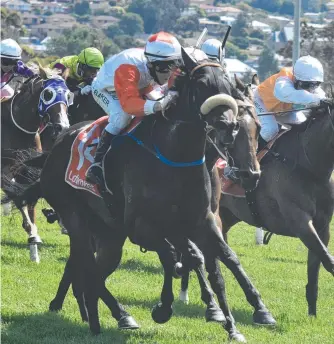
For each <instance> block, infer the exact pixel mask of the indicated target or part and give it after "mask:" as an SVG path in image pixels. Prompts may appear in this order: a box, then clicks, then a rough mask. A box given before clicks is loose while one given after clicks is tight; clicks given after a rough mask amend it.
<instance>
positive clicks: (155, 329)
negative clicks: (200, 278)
mask: <svg viewBox="0 0 334 344" xmlns="http://www.w3.org/2000/svg"><path fill="white" fill-rule="evenodd" d="M38 225H39V229H40V234H41V236H42V238H43V240H44V245H43V246H42V247H41V249H40V256H41V263H40V264H39V265H36V264H34V263H32V262H30V261H29V251H28V249H27V246H26V235H25V233H24V232H23V230H22V229H21V219H20V217H19V216H18V215H16V216H14V217H11V216H10V217H4V218H3V219H2V252H1V258H2V271H1V280H2V286H1V288H2V289H1V291H2V343H8V344H9V343H10V344H42V343H43V344H46V343H48V344H62V343H64V344H65V343H66V344H70V343H80V344H81V343H83V344H86V343H87V344H88V343H94V344H100V343H108V344H110V343H112V344H116V343H117V344H118V343H129V344H130V343H131V344H132V343H136V344H157V343H159V344H163V343H166V344H172V343H178V344H183V343H184V344H185V343H203V344H204V343H208V344H209V343H210V344H218V343H219V344H221V343H225V342H227V334H226V333H225V331H224V330H223V329H222V328H221V327H220V326H219V325H218V324H213V323H206V322H205V320H204V312H205V308H204V305H203V303H202V302H201V300H200V294H199V287H198V284H197V280H196V278H195V276H194V275H192V278H191V281H190V304H189V305H187V306H186V305H183V304H181V303H180V302H179V301H176V302H175V304H174V317H173V318H172V319H171V320H170V321H169V322H168V323H167V324H164V325H158V324H155V323H154V322H153V320H152V319H151V316H150V310H151V308H152V306H153V305H154V304H155V303H156V302H157V301H158V299H159V295H160V291H161V285H162V269H161V267H160V264H159V262H158V259H157V257H156V255H155V254H153V253H146V254H142V253H140V252H139V248H138V247H137V246H134V245H131V244H130V243H127V244H126V246H125V249H124V254H123V259H122V265H121V267H120V269H119V270H118V271H116V272H115V273H114V274H113V276H112V277H111V278H109V279H108V283H107V285H108V287H109V288H110V289H111V290H112V291H113V293H114V295H115V296H116V297H117V298H118V299H119V300H120V302H122V303H123V304H124V305H125V306H126V309H127V310H128V311H129V312H130V313H131V314H132V315H133V316H134V317H135V319H136V320H137V322H138V323H139V324H140V325H141V329H140V330H137V331H133V332H127V331H118V330H117V324H116V321H115V320H114V319H113V318H112V317H111V315H110V313H109V310H108V309H107V308H106V306H105V305H104V304H102V303H100V304H99V312H100V320H101V326H102V331H103V332H102V334H101V335H99V336H97V337H93V336H92V335H91V334H90V332H89V328H88V326H87V324H85V323H82V322H81V319H80V315H79V311H78V308H77V305H76V301H75V299H74V297H73V295H72V292H70V293H69V295H68V297H67V299H66V300H65V304H64V308H63V310H62V311H61V312H60V313H58V314H56V313H49V312H48V311H47V310H48V305H49V302H50V301H51V300H52V298H53V296H54V295H55V293H56V290H57V287H58V282H59V280H60V277H61V274H62V272H63V268H64V265H65V261H66V258H67V256H68V252H69V244H68V237H67V236H64V235H60V231H59V229H58V226H57V225H48V224H47V223H46V222H45V220H44V218H43V217H42V215H40V216H39V218H38ZM333 226H334V223H332V229H333ZM246 227H247V225H245V224H240V225H239V226H236V227H235V228H234V230H232V231H231V234H230V244H231V246H232V248H233V249H234V250H235V251H236V252H237V253H238V256H239V258H240V260H241V262H242V264H243V266H244V268H245V270H246V271H247V273H248V274H249V276H250V277H251V279H252V281H253V282H254V283H255V285H256V286H257V288H258V290H259V291H260V292H261V295H262V297H263V300H264V302H265V303H266V305H267V307H268V308H269V309H270V310H271V312H272V313H273V315H274V316H275V318H276V320H277V323H278V324H277V326H276V327H275V328H263V327H257V326H255V325H253V324H252V308H251V307H250V306H249V305H248V303H247V301H246V300H245V297H244V295H243V293H242V291H241V288H240V287H239V286H238V285H237V283H236V281H235V280H234V278H233V277H232V275H231V273H230V272H229V271H227V269H226V268H225V267H222V270H223V274H224V276H225V277H226V286H227V294H228V300H229V304H230V307H231V308H232V312H233V314H234V317H235V319H236V321H237V326H238V328H239V330H240V331H241V332H242V333H243V334H244V335H245V336H246V338H247V340H248V343H256V344H259V343H279V344H282V343H287V344H293V343H296V344H308V343H309V344H317V343H319V344H320V343H321V344H332V343H334V335H333V329H334V312H333V311H334V297H333V295H334V291H333V286H334V284H333V277H332V276H331V275H330V274H329V273H328V272H326V271H325V270H324V268H321V270H320V283H319V301H318V317H317V318H310V317H308V316H307V305H306V300H305V284H306V258H307V250H306V249H305V247H304V246H303V245H302V244H301V242H300V241H299V240H297V239H290V238H284V237H278V236H273V237H272V239H271V242H270V244H269V246H265V247H257V246H255V244H254V230H252V229H249V228H248V229H247V230H246ZM330 247H331V250H332V252H334V245H333V242H331V245H330ZM179 286H180V282H179V281H175V283H174V292H175V297H176V298H177V296H178V291H179Z"/></svg>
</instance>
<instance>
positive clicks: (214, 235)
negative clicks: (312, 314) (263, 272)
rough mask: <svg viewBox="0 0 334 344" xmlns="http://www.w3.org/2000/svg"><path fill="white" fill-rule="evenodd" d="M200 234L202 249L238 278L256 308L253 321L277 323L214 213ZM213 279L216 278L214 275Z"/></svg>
mask: <svg viewBox="0 0 334 344" xmlns="http://www.w3.org/2000/svg"><path fill="white" fill-rule="evenodd" d="M200 235H202V240H201V242H202V244H203V249H202V248H201V249H202V251H203V252H206V253H208V254H213V255H214V257H218V258H219V259H220V260H221V262H222V263H224V264H225V265H226V267H227V268H228V269H229V270H231V272H232V273H233V275H234V277H235V278H236V279H237V281H238V283H239V285H240V286H241V288H242V290H243V292H244V293H245V296H246V299H247V301H248V302H249V303H250V304H251V305H252V306H253V308H254V313H253V321H254V322H255V323H256V324H260V325H274V324H276V321H275V319H274V318H273V316H272V315H271V313H270V312H269V311H268V309H267V307H266V306H265V305H264V303H263V301H262V300H261V296H260V294H259V292H258V291H257V290H256V288H255V286H254V285H253V284H252V282H251V281H250V279H249V278H248V276H247V275H246V273H245V271H244V269H243V267H242V266H241V264H240V261H239V259H238V257H237V255H236V254H235V253H234V252H233V251H232V249H231V248H230V247H229V246H228V245H227V243H226V242H225V241H224V239H223V237H222V235H221V233H220V231H219V228H218V227H217V226H216V223H215V221H214V217H213V215H212V214H211V215H209V216H208V217H207V220H206V224H205V230H204V231H203V230H202V231H200ZM211 260H212V258H211ZM212 280H215V279H214V278H213V277H212ZM216 288H217V286H216Z"/></svg>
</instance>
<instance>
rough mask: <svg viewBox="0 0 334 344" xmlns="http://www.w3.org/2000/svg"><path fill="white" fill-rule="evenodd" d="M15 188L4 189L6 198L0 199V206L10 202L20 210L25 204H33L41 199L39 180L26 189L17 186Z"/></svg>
mask: <svg viewBox="0 0 334 344" xmlns="http://www.w3.org/2000/svg"><path fill="white" fill-rule="evenodd" d="M16 185H17V187H13V188H11V189H6V190H5V193H6V196H5V197H4V198H2V199H1V204H5V203H8V202H10V201H12V202H13V203H14V204H15V206H16V207H17V208H22V207H23V206H25V205H27V204H34V203H36V202H37V201H38V200H39V199H40V198H42V189H41V183H40V180H37V181H36V182H34V183H32V184H31V185H29V186H28V187H23V186H22V185H20V184H17V183H16Z"/></svg>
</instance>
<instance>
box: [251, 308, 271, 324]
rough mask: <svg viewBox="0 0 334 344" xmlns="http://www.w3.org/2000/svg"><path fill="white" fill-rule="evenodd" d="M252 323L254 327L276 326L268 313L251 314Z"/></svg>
mask: <svg viewBox="0 0 334 344" xmlns="http://www.w3.org/2000/svg"><path fill="white" fill-rule="evenodd" d="M253 322H254V324H256V325H267V326H274V325H276V320H275V319H274V317H273V316H272V315H271V313H270V312H269V311H261V310H258V311H255V312H254V313H253Z"/></svg>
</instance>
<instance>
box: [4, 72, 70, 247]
mask: <svg viewBox="0 0 334 344" xmlns="http://www.w3.org/2000/svg"><path fill="white" fill-rule="evenodd" d="M70 98H71V93H70V92H69V90H68V88H67V86H66V85H65V83H64V80H63V79H61V78H59V76H57V75H55V74H53V73H52V72H51V71H49V70H48V69H44V68H42V67H39V75H36V76H34V77H32V78H30V79H28V80H27V81H25V82H24V83H23V85H22V87H21V88H20V89H19V90H18V91H17V92H16V93H15V94H14V96H13V98H12V99H11V100H8V101H6V102H3V103H1V164H2V170H1V181H2V187H3V189H4V191H5V193H6V189H7V188H9V189H11V188H13V187H15V184H14V183H12V182H11V179H12V178H14V177H16V178H17V182H19V183H23V184H27V183H29V182H30V181H29V180H27V176H24V174H23V175H18V176H15V175H13V173H12V171H11V167H13V165H14V164H15V163H16V162H17V161H16V160H17V159H20V155H21V153H22V151H24V150H29V149H36V148H37V149H38V150H41V146H40V144H39V145H38V147H36V134H37V131H38V129H39V127H40V125H41V123H43V124H45V125H48V126H49V127H50V129H51V130H50V131H51V132H50V135H51V136H52V141H54V140H55V138H56V137H57V136H58V134H59V133H60V132H61V131H62V130H63V129H65V128H68V127H69V121H68V117H67V110H68V106H69V101H70ZM37 142H38V141H37ZM46 148H48V147H47V145H46ZM16 185H17V184H16ZM20 211H21V213H22V216H23V224H22V226H23V228H24V229H25V230H26V232H27V233H28V235H29V238H28V243H30V244H32V243H40V242H41V239H40V237H39V235H38V233H37V227H36V225H35V224H34V222H35V211H34V205H29V207H28V206H25V207H23V208H22V209H20Z"/></svg>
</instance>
